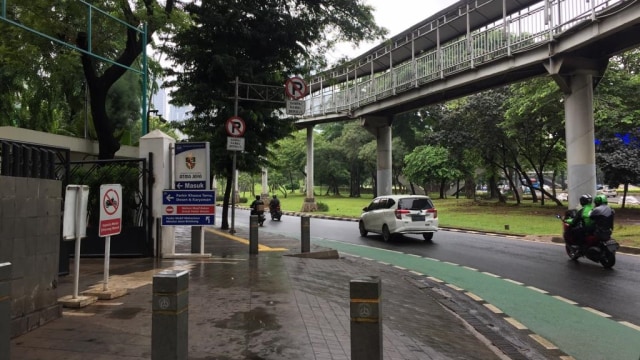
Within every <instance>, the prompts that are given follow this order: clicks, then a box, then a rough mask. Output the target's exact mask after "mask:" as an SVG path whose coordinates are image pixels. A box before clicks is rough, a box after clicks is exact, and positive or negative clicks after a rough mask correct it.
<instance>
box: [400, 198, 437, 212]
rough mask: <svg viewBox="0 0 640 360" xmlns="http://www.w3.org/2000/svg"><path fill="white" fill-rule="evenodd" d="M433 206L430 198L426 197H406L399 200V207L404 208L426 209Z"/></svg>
mask: <svg viewBox="0 0 640 360" xmlns="http://www.w3.org/2000/svg"><path fill="white" fill-rule="evenodd" d="M431 208H433V203H432V202H431V200H430V199H425V198H406V199H400V200H399V201H398V209H403V210H425V209H431Z"/></svg>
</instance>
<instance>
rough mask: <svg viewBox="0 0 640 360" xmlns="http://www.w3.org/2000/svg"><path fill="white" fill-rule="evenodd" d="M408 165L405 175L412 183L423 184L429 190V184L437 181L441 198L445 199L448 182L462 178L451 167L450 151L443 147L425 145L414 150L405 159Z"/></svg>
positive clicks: (457, 171) (458, 172)
mask: <svg viewBox="0 0 640 360" xmlns="http://www.w3.org/2000/svg"><path fill="white" fill-rule="evenodd" d="M404 161H405V163H406V165H405V168H404V172H405V175H406V176H407V178H408V179H409V180H410V181H413V182H415V183H418V184H423V185H424V188H425V189H427V188H428V184H429V183H430V182H432V181H437V182H438V184H439V185H440V198H441V199H443V198H444V192H443V189H444V187H443V186H442V184H443V183H445V182H446V181H448V180H454V179H457V178H458V177H460V175H461V173H460V171H459V170H457V169H455V168H453V167H451V166H450V158H449V151H448V150H447V149H445V148H444V147H441V146H429V145H423V146H419V147H417V148H416V149H414V150H413V151H412V152H411V153H410V154H409V155H407V156H405V159H404Z"/></svg>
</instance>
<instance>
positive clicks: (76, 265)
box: [73, 220, 81, 299]
mask: <svg viewBox="0 0 640 360" xmlns="http://www.w3.org/2000/svg"><path fill="white" fill-rule="evenodd" d="M78 221H79V220H78ZM80 239H81V238H80V236H78V237H76V251H75V254H74V259H73V299H77V298H78V287H80V281H79V280H80Z"/></svg>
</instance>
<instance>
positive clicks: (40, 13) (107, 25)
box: [0, 0, 180, 159]
mask: <svg viewBox="0 0 640 360" xmlns="http://www.w3.org/2000/svg"><path fill="white" fill-rule="evenodd" d="M160 3H162V4H164V5H162V6H161V5H160ZM92 4H93V6H95V7H96V8H98V9H100V11H95V10H94V11H92V12H91V13H92V17H91V19H90V21H89V18H88V15H87V14H88V13H89V11H88V5H87V3H86V2H80V1H55V2H52V1H49V0H33V1H27V2H15V3H14V4H12V6H11V7H10V8H9V11H8V13H7V18H10V19H11V20H13V21H16V22H19V23H21V24H22V25H24V26H26V27H28V28H31V29H33V30H35V31H38V32H39V33H42V34H45V35H47V36H49V37H51V38H55V39H57V40H58V41H60V43H66V44H68V45H71V46H77V47H79V48H80V49H83V50H86V51H88V52H91V53H92V54H89V53H80V52H78V51H76V50H75V49H72V48H71V47H69V46H64V45H61V44H59V43H56V42H53V41H50V40H49V39H47V38H45V37H42V36H39V35H35V34H32V33H30V32H27V31H25V30H22V29H19V28H16V27H14V26H11V25H6V24H5V23H4V22H2V24H0V26H1V28H2V30H3V33H4V34H5V35H6V34H10V36H8V37H6V36H3V38H2V39H0V58H1V59H3V60H0V68H2V71H0V73H1V74H0V79H2V81H0V82H1V83H3V84H7V85H8V86H6V87H4V86H3V87H0V94H2V96H0V97H1V98H3V99H7V101H6V102H4V101H0V112H6V113H10V114H9V115H10V116H8V118H9V119H11V120H10V121H9V122H8V123H9V124H10V125H14V126H21V127H27V128H31V129H35V130H40V131H48V132H55V133H63V134H66V135H78V133H81V132H82V128H83V127H84V122H85V119H89V118H90V119H91V120H92V122H93V130H94V131H95V135H96V136H97V138H98V141H99V155H98V156H99V158H100V159H111V158H113V157H114V155H115V153H116V152H117V151H118V149H119V148H120V143H119V137H121V136H122V134H123V133H125V132H126V131H127V129H129V128H130V127H131V126H132V124H131V122H133V121H138V120H139V119H140V102H139V101H140V98H141V96H140V85H135V86H133V87H132V86H130V85H131V84H132V83H131V81H134V82H136V83H138V84H139V83H140V76H132V77H131V79H125V80H124V82H128V85H124V84H122V86H116V87H114V85H115V84H117V83H118V82H119V80H120V79H122V77H123V75H124V74H127V70H126V69H125V68H123V67H122V66H126V67H132V66H134V67H138V68H141V66H140V61H139V55H140V54H141V52H142V50H143V47H142V44H143V39H142V38H143V36H142V35H141V34H140V33H139V32H137V31H136V30H134V29H136V28H141V27H142V24H143V23H147V24H148V27H147V29H148V32H147V38H146V41H147V42H148V43H152V42H153V38H152V36H153V35H154V33H156V32H159V31H162V30H166V29H167V28H168V26H169V25H171V26H173V27H176V26H178V24H180V22H179V21H178V19H179V18H178V17H177V16H176V15H175V12H174V8H175V6H176V1H175V0H164V1H162V2H159V1H155V0H131V1H116V2H114V1H106V0H102V1H93V2H92ZM107 14H108V15H110V16H113V17H115V19H114V18H111V17H109V16H107ZM119 20H122V21H123V22H125V23H126V24H128V25H130V26H131V27H133V29H132V28H128V27H126V26H124V25H123V24H122V23H120V22H119ZM89 23H91V39H88V33H87V26H88V24H89ZM89 40H91V41H90V42H91V49H89ZM5 49H7V50H8V51H5ZM5 54H8V55H9V57H5V56H4V55H5ZM96 55H97V56H99V57H101V58H102V59H99V58H98V57H96ZM24 59H29V61H24ZM103 59H111V60H113V61H115V62H116V63H118V64H119V65H122V66H118V65H113V64H110V63H108V62H105V61H103ZM5 65H7V67H5ZM5 69H6V70H8V71H5ZM9 69H11V70H9ZM83 78H84V79H83ZM5 80H6V81H5ZM85 89H86V90H88V92H89V95H90V96H89V98H90V100H89V101H90V103H91V109H90V111H91V116H88V114H86V113H85V111H86V110H85V109H86V107H85ZM5 94H6V95H9V96H7V97H5V96H4V95H5ZM120 105H125V107H124V108H121V107H120ZM133 107H137V113H136V114H133V112H132V111H131V109H132V108H133ZM16 109H21V110H20V111H15V110H16ZM125 113H128V115H126V116H123V115H125Z"/></svg>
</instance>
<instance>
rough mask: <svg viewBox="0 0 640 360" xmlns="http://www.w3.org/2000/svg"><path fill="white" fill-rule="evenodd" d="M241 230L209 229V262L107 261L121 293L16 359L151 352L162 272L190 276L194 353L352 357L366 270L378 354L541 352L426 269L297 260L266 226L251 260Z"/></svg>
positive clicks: (20, 342)
mask: <svg viewBox="0 0 640 360" xmlns="http://www.w3.org/2000/svg"><path fill="white" fill-rule="evenodd" d="M236 231H237V233H236V234H235V236H231V235H229V234H228V233H227V232H223V231H220V230H218V229H217V228H212V229H211V230H209V231H206V237H205V253H211V257H210V258H206V259H202V260H198V259H162V260H155V259H117V258H114V259H111V265H110V275H111V276H110V278H109V287H110V288H127V289H128V294H127V295H125V296H123V297H120V298H117V299H113V300H99V301H98V302H96V303H94V304H92V305H89V306H87V307H85V308H82V309H64V311H63V317H62V318H60V319H58V320H55V321H53V322H50V323H48V324H45V325H44V326H41V327H40V328H38V329H36V330H34V331H32V332H30V333H27V334H25V335H22V336H20V337H17V338H15V339H12V341H11V359H16V360H18V359H20V360H23V359H24V360H29V359H71V360H74V359H92V360H101V359H105V360H106V359H150V358H151V336H152V334H151V320H152V312H151V301H152V285H151V284H152V280H153V275H154V274H155V273H157V272H159V271H161V270H166V269H183V270H188V271H189V274H190V275H189V309H188V312H189V315H188V316H189V329H188V333H189V337H188V339H189V340H188V341H189V344H188V347H189V359H220V360H233V359H253V360H258V359H283V360H287V359H316V360H330V359H336V360H338V359H345V360H346V359H351V338H350V317H349V315H350V314H349V302H350V299H349V282H350V280H353V279H355V278H359V277H363V276H379V277H380V278H381V281H382V296H381V298H382V319H383V320H382V324H383V355H384V359H387V360H410V359H482V360H486V359H544V358H547V357H546V356H544V355H542V354H543V353H542V352H540V351H539V350H538V349H536V348H535V345H534V344H532V343H531V342H529V341H527V337H526V336H521V335H518V333H517V332H511V331H509V330H508V329H509V326H508V325H507V324H506V323H504V321H503V320H502V319H500V318H499V317H496V316H495V315H492V314H491V313H490V312H489V311H488V310H486V308H485V307H483V306H481V305H478V304H477V303H475V302H473V301H471V300H470V299H468V298H467V297H465V296H461V295H458V293H457V292H455V291H448V290H447V288H446V286H443V285H439V284H437V283H434V282H429V281H428V279H426V278H425V277H424V276H419V275H415V274H412V273H410V272H408V271H406V270H403V269H400V268H396V267H393V266H390V265H385V264H381V263H378V262H374V261H370V260H366V259H362V258H358V257H352V256H345V255H344V254H340V258H338V259H315V258H303V257H297V256H292V255H296V254H299V253H300V243H299V241H298V240H296V239H292V238H286V237H282V236H281V235H276V234H270V233H267V232H260V252H259V254H258V255H254V256H250V255H249V246H248V242H247V240H246V239H248V238H249V233H248V228H247V229H242V228H236ZM190 249H191V244H190V229H189V228H179V229H178V231H177V240H176V252H182V253H186V252H190ZM322 250H327V249H323V248H319V247H317V246H314V245H313V244H312V246H311V252H312V253H315V252H318V251H322ZM103 264H104V263H103V259H92V258H83V259H81V262H80V272H81V275H80V280H79V282H80V288H79V289H80V291H84V290H87V289H89V288H91V287H95V288H100V289H101V288H102V277H103V273H102V271H103ZM71 274H73V269H72V270H71ZM72 293H73V277H72V275H69V276H64V277H61V278H60V279H59V286H58V296H59V297H62V296H64V295H69V294H72Z"/></svg>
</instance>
